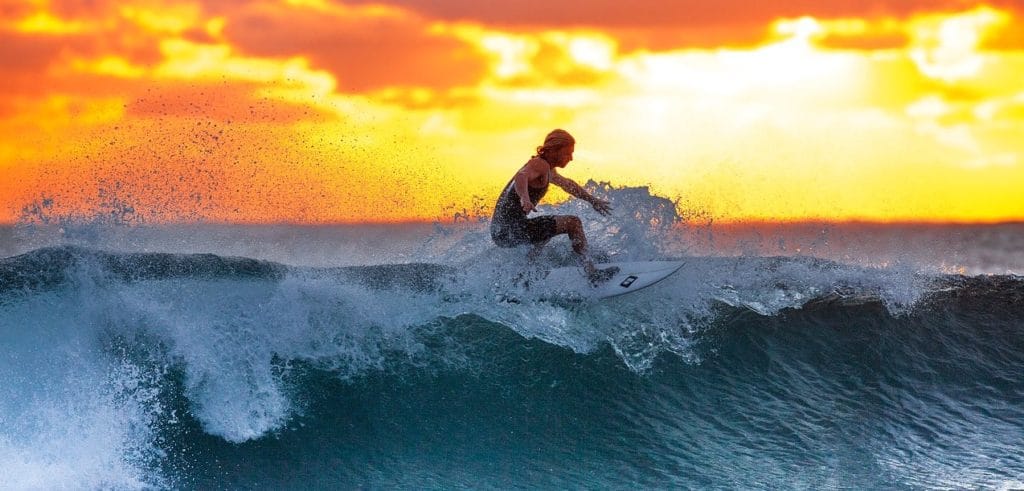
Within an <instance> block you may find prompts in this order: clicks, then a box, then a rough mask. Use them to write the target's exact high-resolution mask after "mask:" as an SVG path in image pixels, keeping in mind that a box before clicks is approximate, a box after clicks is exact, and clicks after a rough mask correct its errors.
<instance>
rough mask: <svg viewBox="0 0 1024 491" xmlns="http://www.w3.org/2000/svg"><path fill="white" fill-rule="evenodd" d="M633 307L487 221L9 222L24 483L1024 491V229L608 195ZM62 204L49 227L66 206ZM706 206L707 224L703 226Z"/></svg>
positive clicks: (9, 427)
mask: <svg viewBox="0 0 1024 491" xmlns="http://www.w3.org/2000/svg"><path fill="white" fill-rule="evenodd" d="M590 186H592V187H594V188H595V192H597V193H599V194H601V195H604V196H607V197H608V198H610V200H611V201H612V204H613V206H614V207H615V209H616V211H615V214H614V215H613V216H612V217H609V218H605V217H600V216H598V215H597V214H596V213H593V212H592V211H591V210H589V209H587V208H586V206H585V205H586V204H585V203H579V202H568V203H563V204H558V205H554V206H542V207H541V212H543V213H572V214H579V215H581V216H582V217H583V218H584V221H585V223H586V226H587V233H588V236H589V237H590V238H591V241H592V247H593V249H594V252H595V255H596V256H597V257H599V258H602V259H603V260H606V261H632V260H683V261H685V265H684V266H683V268H682V269H681V270H680V271H679V272H678V273H677V274H675V275H673V276H672V277H670V278H668V279H667V280H665V281H664V282H662V283H660V284H658V285H656V286H655V287H652V288H649V289H647V290H644V291H642V292H638V293H635V294H631V295H626V296H624V297H621V298H619V299H615V300H610V301H603V302H602V301H596V300H593V299H588V298H567V297H565V296H561V295H558V293H559V292H552V291H546V290H544V288H542V287H536V286H535V287H533V288H528V287H524V286H523V285H522V284H521V283H520V282H518V281H517V278H518V277H519V275H520V274H521V273H522V271H524V270H527V271H530V270H534V269H538V268H539V269H542V268H546V267H552V266H561V265H571V264H573V257H572V254H571V248H570V246H569V243H568V241H567V240H565V239H564V238H559V239H555V240H553V241H552V242H551V243H550V244H549V245H548V247H547V248H546V249H545V251H544V252H543V254H541V256H540V257H539V258H538V260H537V261H536V262H530V261H528V260H527V259H526V257H525V256H526V254H525V253H526V251H525V250H505V249H497V248H495V247H493V245H492V244H491V242H490V238H489V235H488V232H487V223H486V221H482V220H478V219H476V218H477V217H473V216H470V217H469V218H470V219H469V220H459V221H457V222H455V223H449V222H445V223H437V224H406V225H359V226H337V227H311V226H231V225H214V224H206V225H177V226H155V225H154V226H149V225H145V224H140V223H136V222H133V221H132V220H122V221H117V220H115V221H114V222H111V221H83V220H80V219H73V220H72V219H69V220H61V219H47V220H39V219H35V220H33V219H31V217H28V218H27V219H26V220H25V222H24V223H22V224H19V225H18V226H15V227H9V228H4V229H0V253H2V254H0V256H3V257H4V259H2V260H0V344H2V345H3V346H4V347H5V351H6V353H7V356H5V357H3V358H0V380H2V381H3V382H4V383H3V384H0V488H5V489H7V488H14V489H49V488H115V489H142V488H237V487H260V488H282V489H308V488H310V487H335V488H353V487H369V488H382V487H383V488H394V487H398V488H417V489H422V488H445V489H447V488H463V487H465V488H520V487H523V488H538V487H541V488H565V487H590V488H636V487H653V488H669V487H713V488H748V487H753V488H766V489H777V488H821V487H841V488H887V489H891V488H897V489H900V488H920V487H924V488H962V487H985V488H1000V487H1003V488H1013V487H1015V486H1020V485H1021V484H1020V483H1021V481H1022V480H1024V479H1022V476H1024V454H1022V453H1021V452H1020V448H1024V383H1022V377H1021V373H1022V372H1021V367H1024V307H1022V305H1024V281H1022V278H1021V276H1019V275H1021V274H1022V271H1024V254H1022V253H1021V251H1022V250H1024V247H1022V246H1024V225H1019V224H1018V225H1012V224H1010V225H992V226H934V225H893V226H876V225H828V224H819V225H814V224H801V225H785V226H782V225H776V226H767V225H758V226H735V225H734V226H725V225H715V224H713V223H702V222H700V221H699V220H697V219H694V217H681V216H680V213H682V214H685V211H680V210H679V207H678V205H677V204H676V203H673V202H672V201H670V200H667V199H664V198H661V197H658V196H652V195H650V193H649V192H648V191H647V189H646V188H617V187H613V186H610V185H607V184H597V183H590ZM50 218H53V217H50ZM684 218H687V220H684Z"/></svg>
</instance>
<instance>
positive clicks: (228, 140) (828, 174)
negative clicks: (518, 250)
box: [0, 0, 1024, 223]
mask: <svg viewBox="0 0 1024 491" xmlns="http://www.w3.org/2000/svg"><path fill="white" fill-rule="evenodd" d="M554 128H564V129H566V130H568V131H570V132H571V133H572V134H573V135H574V136H575V137H576V140H577V144H576V153H575V160H574V161H573V162H572V163H570V164H569V166H568V167H567V168H566V169H564V170H563V171H562V173H563V174H564V175H566V176H568V177H570V178H572V179H574V180H576V181H578V182H580V183H585V182H587V181H588V180H591V179H592V180H594V181H595V182H607V183H610V184H611V185H612V186H616V187H618V186H641V187H643V186H646V187H648V188H649V189H650V191H651V192H652V193H654V194H657V195H659V196H663V197H667V198H669V199H672V200H674V201H676V202H677V206H678V207H679V208H680V212H681V214H683V215H684V216H694V217H697V216H699V217H704V218H709V219H713V220H717V221H719V222H730V221H803V220H814V221H817V220H826V221H850V220H855V221H881V222H889V221H927V222H998V221H1011V220H1024V194H1022V191H1021V189H1022V188H1024V132H1022V128H1024V4H1022V3H1021V2H1019V1H1017V0H1014V1H1009V0H1002V1H991V2H987V3H980V2H974V1H969V0H872V1H862V0H790V1H784V0H763V1H760V2H749V1H746V0H743V1H741V0H720V1H716V2H706V1H702V0H701V1H698V0H679V1H674V2H665V1H663V0H634V1H632V2H623V1H621V0H565V1H553V0H552V1H538V0H521V1H508V2H481V1H478V0H383V1H379V2H378V1H364V0H352V1H336V0H277V1H271V0H234V1H221V0H181V1H177V0H173V1H172V0H162V1H137V2H126V1H123V0H116V1H115V0H21V1H17V0H15V1H12V0H0V176H2V177H0V223H16V222H26V221H57V220H63V219H83V220H98V221H103V220H110V221H114V222H130V223H164V222H199V221H202V222H235V223H279V222H289V223H338V222H397V221H410V220H436V219H451V218H453V217H454V216H455V215H456V214H459V215H463V214H470V215H486V214H487V213H488V212H489V210H490V208H491V207H492V206H493V203H494V200H495V198H496V196H497V194H498V192H499V191H500V190H501V188H502V187H503V186H504V185H505V184H506V183H507V181H508V179H509V178H510V177H511V175H512V174H513V173H514V172H515V171H516V170H517V169H518V168H519V167H520V166H521V165H522V164H523V163H525V162H526V161H527V160H528V159H529V158H530V156H531V155H532V154H533V153H534V149H535V147H536V146H537V145H539V144H540V143H541V142H542V141H543V138H544V135H545V134H546V133H547V132H548V131H550V130H551V129H554ZM552 197H553V199H555V200H560V199H567V196H566V195H565V194H564V193H561V194H559V193H553V195H552Z"/></svg>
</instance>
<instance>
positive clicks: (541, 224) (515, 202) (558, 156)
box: [491, 130, 618, 284]
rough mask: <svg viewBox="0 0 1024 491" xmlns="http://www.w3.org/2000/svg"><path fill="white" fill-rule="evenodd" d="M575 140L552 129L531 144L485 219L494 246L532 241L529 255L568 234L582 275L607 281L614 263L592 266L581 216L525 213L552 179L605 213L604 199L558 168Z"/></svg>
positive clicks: (568, 159) (569, 155) (614, 269)
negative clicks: (533, 148) (536, 143)
mask: <svg viewBox="0 0 1024 491" xmlns="http://www.w3.org/2000/svg"><path fill="white" fill-rule="evenodd" d="M575 148H576V140H575V139H574V138H573V137H572V135H570V134H569V132H568V131H565V130H554V131H552V132H551V133H548V136H547V137H546V138H544V144H543V145H541V146H539V147H537V154H536V155H534V156H533V157H531V158H530V160H529V161H528V162H526V164H525V165H523V167H522V168H521V169H519V171H518V172H516V173H515V175H514V176H512V180H510V181H509V183H508V185H507V186H505V188H504V190H502V192H501V195H500V196H499V197H498V202H497V204H495V205H494V217H493V218H492V219H491V238H492V239H493V240H494V243H495V244H497V245H498V246H499V247H516V246H520V245H525V244H533V246H534V247H533V250H531V251H530V257H531V258H532V257H535V256H536V255H537V253H539V252H540V250H541V249H542V248H543V247H544V245H545V244H547V242H548V241H549V240H551V238H552V237H555V236H557V235H561V234H568V235H569V240H570V241H571V242H572V250H573V252H575V253H576V255H577V257H578V258H579V260H580V263H581V264H582V265H583V269H584V272H585V273H586V274H587V278H588V279H589V280H590V282H591V283H593V284H598V283H601V282H603V281H607V280H608V279H609V278H611V277H612V276H614V275H615V273H616V272H617V271H618V268H617V267H614V266H613V267H610V268H606V269H598V268H596V267H595V266H594V262H593V261H592V260H591V259H590V257H589V256H588V255H587V236H586V234H584V232H583V222H582V221H580V218H579V217H577V216H575V215H541V216H537V217H533V218H528V217H527V215H528V214H529V213H530V212H531V211H536V206H537V203H538V202H539V201H540V200H541V199H542V198H543V197H544V195H545V194H546V193H547V191H548V186H549V185H550V184H554V185H556V186H558V187H560V188H562V189H564V190H565V192H567V193H569V194H570V195H572V196H575V197H577V198H579V199H582V200H584V201H586V202H588V203H590V204H591V206H593V207H594V210H596V211H597V212H598V213H600V214H602V215H605V216H607V215H609V214H610V213H611V211H612V207H611V206H609V204H608V201H606V200H603V199H600V198H597V197H595V196H594V195H592V194H590V193H589V192H587V190H586V189H583V186H580V185H579V184H577V183H576V182H575V181H573V180H572V179H569V178H568V177H565V176H563V175H561V174H559V173H558V169H560V168H564V167H565V166H566V165H568V164H569V162H571V161H572V154H573V151H574V150H575Z"/></svg>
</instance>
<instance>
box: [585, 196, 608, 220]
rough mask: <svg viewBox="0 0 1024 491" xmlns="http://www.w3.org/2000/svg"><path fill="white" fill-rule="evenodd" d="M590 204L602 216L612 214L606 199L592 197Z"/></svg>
mask: <svg viewBox="0 0 1024 491" xmlns="http://www.w3.org/2000/svg"><path fill="white" fill-rule="evenodd" d="M590 204H591V205H593V207H594V210H596V211H597V212H598V213H600V214H602V215H604V216H608V215H611V214H612V207H611V206H609V204H608V201H607V200H603V199H601V198H593V199H591V200H590Z"/></svg>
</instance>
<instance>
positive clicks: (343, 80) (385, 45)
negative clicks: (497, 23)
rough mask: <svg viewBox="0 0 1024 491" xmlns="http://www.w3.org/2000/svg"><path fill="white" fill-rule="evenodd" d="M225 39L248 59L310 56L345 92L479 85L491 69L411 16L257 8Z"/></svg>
mask: <svg viewBox="0 0 1024 491" xmlns="http://www.w3.org/2000/svg"><path fill="white" fill-rule="evenodd" d="M223 34H224V37H225V39H226V40H227V41H229V42H230V43H231V44H232V45H233V46H234V47H236V48H237V49H238V50H239V51H240V52H242V53H244V54H247V55H252V56H263V57H290V56H304V57H308V59H309V60H310V62H311V65H312V66H313V67H314V68H321V69H326V70H328V71H329V72H331V73H332V74H333V75H334V76H335V78H336V79H337V80H338V90H339V91H342V92H363V91H369V90H375V89H381V88H385V87H392V86H411V87H430V88H450V87H456V86H460V85H473V84H475V83H476V82H478V81H479V80H480V79H481V78H482V77H483V76H484V74H485V73H486V69H487V65H486V58H484V56H483V55H482V54H481V53H479V52H478V51H476V50H475V49H473V47H472V46H471V45H469V44H467V43H465V42H464V41H462V40H460V39H457V38H455V37H452V36H450V35H446V34H444V33H442V32H437V31H435V30H432V28H431V24H430V23H428V22H426V21H425V20H423V19H421V18H420V17H418V16H414V15H410V14H408V13H407V12H404V11H378V10H376V9H371V8H365V9H349V8H326V9H318V8H313V7H304V6H283V5H278V4H269V3H254V4H251V5H248V6H246V7H244V8H242V9H240V10H238V11H235V12H231V14H230V16H229V17H228V18H227V21H226V24H225V27H224V30H223Z"/></svg>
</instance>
